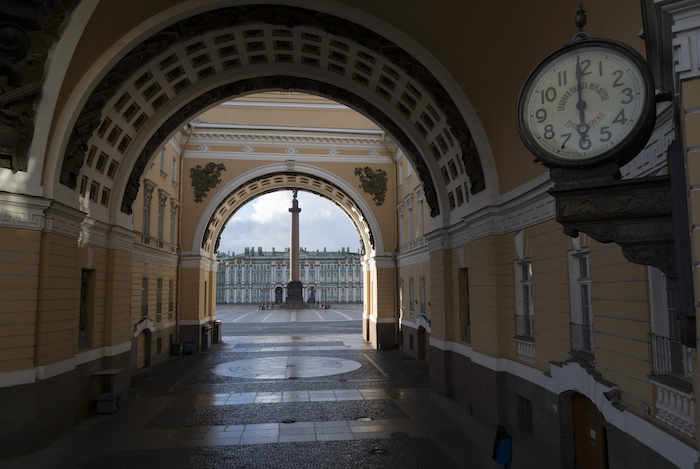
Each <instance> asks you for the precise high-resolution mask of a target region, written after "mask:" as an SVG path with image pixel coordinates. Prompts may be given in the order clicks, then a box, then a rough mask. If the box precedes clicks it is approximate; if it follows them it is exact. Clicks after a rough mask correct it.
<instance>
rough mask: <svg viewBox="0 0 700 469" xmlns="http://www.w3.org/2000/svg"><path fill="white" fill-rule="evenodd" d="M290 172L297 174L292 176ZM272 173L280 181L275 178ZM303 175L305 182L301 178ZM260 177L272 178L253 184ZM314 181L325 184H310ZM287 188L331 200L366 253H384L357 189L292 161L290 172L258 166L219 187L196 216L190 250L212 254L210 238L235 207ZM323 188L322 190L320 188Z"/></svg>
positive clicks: (279, 166) (218, 233) (376, 226)
mask: <svg viewBox="0 0 700 469" xmlns="http://www.w3.org/2000/svg"><path fill="white" fill-rule="evenodd" d="M294 174H298V175H300V176H299V177H295V176H293V175H294ZM275 176H277V177H278V178H281V179H282V180H280V181H275ZM290 177H294V179H295V180H291V179H290ZM304 178H305V179H306V181H305V182H304V181H301V179H304ZM261 179H272V181H268V182H269V183H268V184H266V185H265V186H263V185H262V184H256V183H255V182H256V181H260V180H261ZM314 182H318V183H320V184H324V185H325V186H314ZM252 186H255V187H252ZM291 188H297V189H301V190H304V191H308V192H313V193H315V194H317V195H320V196H322V197H324V198H326V199H329V200H331V201H332V202H334V203H335V204H336V205H338V206H339V207H340V208H341V209H342V210H343V211H344V212H345V213H346V215H348V217H349V218H350V219H351V220H352V222H353V224H354V225H355V227H356V228H357V231H358V233H359V234H360V237H361V239H362V242H363V243H364V246H365V252H366V254H368V255H369V254H371V253H370V249H372V250H373V251H374V252H376V253H384V240H383V237H382V233H381V230H380V228H379V222H378V221H377V219H376V217H375V216H374V213H373V212H372V209H371V207H370V206H369V204H368V203H367V202H365V200H364V198H363V197H362V196H361V195H360V194H359V193H358V192H357V190H356V189H355V188H354V187H352V186H351V185H350V184H348V183H347V182H346V181H345V180H343V179H341V178H339V177H338V176H336V175H334V174H333V173H331V172H330V171H326V170H324V169H322V168H318V167H316V166H312V165H307V164H302V163H295V164H294V170H293V171H291V172H290V170H289V169H288V168H287V164H286V163H275V164H270V165H265V166H261V167H259V168H255V169H252V170H250V171H247V172H246V173H244V174H241V175H240V176H238V177H236V178H235V179H233V180H232V181H231V182H229V183H228V184H226V185H225V186H224V187H222V188H221V189H220V190H219V191H218V192H217V194H216V195H215V196H214V197H212V199H211V201H210V202H209V203H208V204H207V206H206V208H205V209H204V212H203V213H202V216H201V217H200V220H199V223H198V224H197V229H196V230H195V234H194V239H193V240H192V253H200V254H201V250H204V251H205V254H207V255H213V254H214V251H215V248H216V243H214V242H213V241H215V240H218V239H219V236H221V232H222V231H223V229H224V227H225V226H226V222H228V219H229V218H230V217H231V216H232V215H233V214H234V213H235V212H236V211H237V210H238V208H240V207H241V206H243V205H244V204H246V203H247V202H249V201H250V200H251V199H253V198H255V197H258V196H260V195H262V194H264V193H267V192H271V191H273V190H285V189H291ZM324 188H325V190H322V189H324ZM241 193H242V194H241ZM207 233H208V234H207ZM207 242H208V243H209V244H208V245H207V244H206V243H207Z"/></svg>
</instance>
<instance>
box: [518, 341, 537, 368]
mask: <svg viewBox="0 0 700 469" xmlns="http://www.w3.org/2000/svg"><path fill="white" fill-rule="evenodd" d="M515 342H516V343H517V344H518V351H517V354H518V355H517V357H518V360H522V361H524V362H526V363H530V364H533V363H535V343H534V342H528V341H526V340H519V339H517V338H516V339H515Z"/></svg>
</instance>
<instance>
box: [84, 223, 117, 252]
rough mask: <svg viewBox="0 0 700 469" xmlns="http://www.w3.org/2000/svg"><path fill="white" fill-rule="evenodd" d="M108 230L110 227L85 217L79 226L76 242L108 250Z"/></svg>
mask: <svg viewBox="0 0 700 469" xmlns="http://www.w3.org/2000/svg"><path fill="white" fill-rule="evenodd" d="M109 230H110V227H109V225H108V224H106V223H102V222H101V221H98V220H95V219H94V218H90V217H86V218H85V220H83V222H82V223H81V224H80V237H79V238H78V242H80V243H84V244H88V245H90V246H95V247H100V248H105V249H108V248H109Z"/></svg>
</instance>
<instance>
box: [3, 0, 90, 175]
mask: <svg viewBox="0 0 700 469" xmlns="http://www.w3.org/2000/svg"><path fill="white" fill-rule="evenodd" d="M77 1H78V0H62V1H61V0H46V1H43V2H27V1H26V0H8V1H5V2H4V3H3V4H2V5H0V16H2V17H3V22H2V23H0V77H7V80H6V81H4V83H1V84H0V168H8V169H10V170H12V172H13V173H16V172H17V171H26V170H27V166H28V163H27V157H28V155H27V151H28V149H29V145H30V143H31V141H32V137H33V135H34V121H33V117H34V106H35V103H36V100H37V98H38V97H39V95H40V94H41V86H42V81H43V78H44V65H45V63H46V58H47V56H48V50H49V48H51V46H52V45H53V43H54V42H55V41H56V39H58V30H59V28H60V26H61V24H63V20H64V19H65V13H66V10H67V9H69V8H71V7H72V6H73V5H75V4H76V3H77ZM27 31H29V32H27Z"/></svg>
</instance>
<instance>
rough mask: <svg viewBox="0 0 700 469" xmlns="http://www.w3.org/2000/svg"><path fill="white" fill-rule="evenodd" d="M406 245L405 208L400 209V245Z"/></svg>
mask: <svg viewBox="0 0 700 469" xmlns="http://www.w3.org/2000/svg"><path fill="white" fill-rule="evenodd" d="M403 243H404V226H403V206H402V207H400V208H399V244H403Z"/></svg>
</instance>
